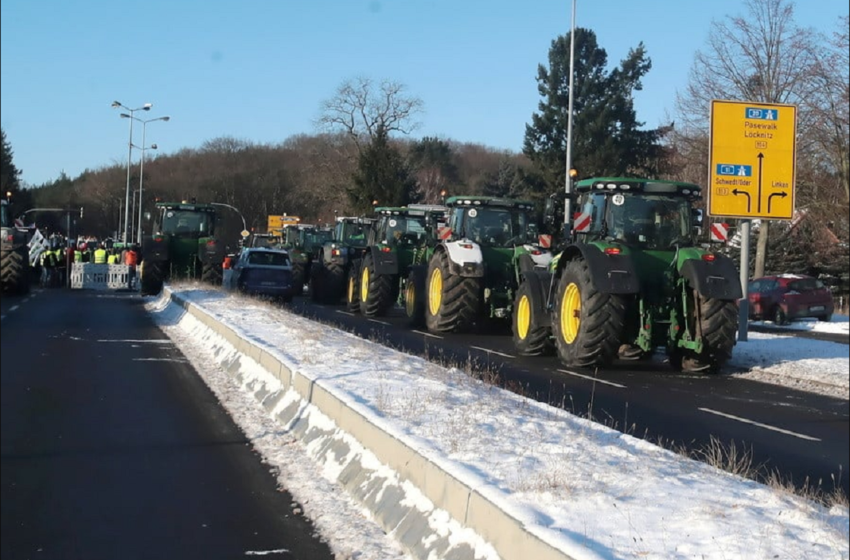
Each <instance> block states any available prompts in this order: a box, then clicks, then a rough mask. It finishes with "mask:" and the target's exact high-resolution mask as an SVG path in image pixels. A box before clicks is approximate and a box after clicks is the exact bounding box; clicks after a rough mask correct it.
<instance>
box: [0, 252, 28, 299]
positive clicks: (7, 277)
mask: <svg viewBox="0 0 850 560" xmlns="http://www.w3.org/2000/svg"><path fill="white" fill-rule="evenodd" d="M27 254H28V253H27V249H26V248H25V247H21V248H18V249H15V250H14V251H8V252H6V253H3V257H2V261H0V284H2V287H3V292H4V293H12V294H26V293H27V292H29V290H30V272H29V259H28V258H27Z"/></svg>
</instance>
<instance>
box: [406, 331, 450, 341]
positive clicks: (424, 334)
mask: <svg viewBox="0 0 850 560" xmlns="http://www.w3.org/2000/svg"><path fill="white" fill-rule="evenodd" d="M413 332H415V333H416V334H421V335H423V336H427V337H430V338H437V339H439V340H443V337H442V336H437V335H436V334H431V333H429V332H425V331H417V330H416V329H414V330H413Z"/></svg>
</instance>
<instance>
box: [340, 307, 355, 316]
mask: <svg viewBox="0 0 850 560" xmlns="http://www.w3.org/2000/svg"><path fill="white" fill-rule="evenodd" d="M336 312H337V313H341V314H343V315H348V316H349V317H354V313H349V312H348V311H340V310H339V309H337V310H336Z"/></svg>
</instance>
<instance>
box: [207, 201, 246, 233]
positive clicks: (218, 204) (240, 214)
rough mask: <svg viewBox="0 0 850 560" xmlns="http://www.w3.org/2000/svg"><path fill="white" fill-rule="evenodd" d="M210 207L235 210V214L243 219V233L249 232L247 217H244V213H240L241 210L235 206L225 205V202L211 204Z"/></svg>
mask: <svg viewBox="0 0 850 560" xmlns="http://www.w3.org/2000/svg"><path fill="white" fill-rule="evenodd" d="M210 205H211V206H224V207H225V208H230V209H231V210H233V211H234V212H236V213H237V214H239V217H240V218H242V231H247V230H248V225H247V224H246V223H245V216H243V215H242V212H240V211H239V209H238V208H236V207H235V206H231V205H229V204H225V203H223V202H210Z"/></svg>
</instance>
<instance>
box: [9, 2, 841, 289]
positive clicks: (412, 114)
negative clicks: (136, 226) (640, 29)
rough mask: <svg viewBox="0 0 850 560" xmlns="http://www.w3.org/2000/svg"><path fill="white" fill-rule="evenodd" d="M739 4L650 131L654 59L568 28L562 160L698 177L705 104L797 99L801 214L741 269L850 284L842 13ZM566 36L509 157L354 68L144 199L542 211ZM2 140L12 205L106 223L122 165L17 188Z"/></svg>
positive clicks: (552, 169) (94, 227)
mask: <svg viewBox="0 0 850 560" xmlns="http://www.w3.org/2000/svg"><path fill="white" fill-rule="evenodd" d="M744 6H745V9H746V13H745V14H743V15H740V16H735V17H729V18H724V19H723V20H721V21H720V22H715V23H712V24H711V27H712V29H711V33H710V35H709V39H708V41H707V44H706V45H705V47H704V48H703V49H700V50H699V51H698V52H697V53H696V55H695V57H694V62H693V65H692V67H691V69H690V74H689V81H688V85H687V87H686V88H685V90H684V91H682V92H678V97H677V102H676V107H675V109H674V110H673V113H672V116H671V117H670V121H669V124H666V125H664V126H659V127H657V128H654V129H653V128H650V129H647V128H645V123H643V122H641V121H640V120H639V119H638V116H637V112H636V110H635V107H634V94H635V92H637V91H641V90H642V87H643V86H642V78H643V77H644V76H646V75H647V73H648V72H650V71H651V69H652V63H651V58H650V56H649V53H648V52H647V50H646V48H645V46H644V45H643V43H638V44H637V45H636V46H635V47H634V48H632V49H631V50H630V51H629V52H628V54H627V56H626V57H625V58H624V59H623V60H621V61H620V62H619V63H618V64H616V65H611V64H609V61H608V54H607V52H606V51H605V49H604V48H603V47H602V46H601V45H599V44H598V41H597V37H596V34H595V33H594V32H593V31H592V30H590V29H584V28H577V29H576V31H575V62H574V68H575V76H574V87H575V91H574V92H573V135H572V162H573V168H575V169H576V171H577V173H578V176H579V178H583V177H591V176H620V175H627V176H641V177H648V178H659V179H674V180H684V181H690V182H694V183H697V184H704V183H705V179H706V177H708V151H709V110H710V105H711V100H712V99H727V100H735V99H738V100H747V101H754V102H759V103H782V104H794V105H796V106H797V107H798V126H797V131H798V138H797V161H796V192H797V208H798V210H799V212H798V215H797V216H796V217H795V219H794V220H793V221H792V222H772V223H770V224H768V222H767V221H761V222H760V223H756V224H754V229H755V230H756V231H757V232H758V235H757V246H756V250H755V251H753V258H752V263H751V270H750V275H751V276H761V275H763V274H766V273H777V272H799V273H806V274H811V275H814V276H833V277H842V276H843V277H844V278H846V277H847V274H848V270H850V257H848V230H850V227H848V206H850V205H849V204H848V201H850V163H849V162H848V150H850V132H848V131H849V130H850V118H848V110H849V109H850V95H848V89H850V85H848V84H850V75H848V73H850V70H848V68H850V60H848V53H850V42H848V36H849V35H850V34H848V18H847V17H846V16H845V17H843V18H841V19H840V20H839V21H838V22H837V24H836V26H835V29H834V31H833V33H832V34H831V35H829V36H823V35H821V34H819V33H817V32H815V31H814V30H811V29H805V28H801V27H799V26H797V25H796V24H795V22H794V9H793V8H794V6H793V4H792V3H790V2H788V1H787V0H747V1H746V2H745V3H744ZM570 41H571V38H570V35H569V34H566V35H563V36H559V37H556V38H555V39H554V40H553V41H552V43H551V46H550V49H549V53H548V60H547V61H546V63H545V64H540V65H539V66H538V69H537V76H536V85H537V91H538V93H539V96H540V100H539V103H538V108H537V110H536V111H535V112H533V113H532V114H531V115H530V117H529V122H528V123H527V125H526V130H525V134H524V138H523V145H522V146H523V147H522V151H521V152H519V153H516V152H513V151H510V150H498V149H494V148H491V147H488V146H485V145H481V144H474V143H459V142H455V141H453V140H451V139H446V138H437V137H424V138H420V139H415V138H412V136H411V135H412V134H413V133H414V132H415V131H416V129H417V128H418V126H419V124H420V123H419V121H418V120H417V119H418V117H419V115H420V114H421V112H422V110H423V108H424V102H423V101H422V100H421V99H419V98H418V97H416V96H415V95H412V94H411V93H409V92H408V91H407V88H406V87H405V86H404V85H403V84H400V83H398V82H394V81H392V80H378V81H376V80H373V79H372V78H369V77H362V76H361V77H356V78H352V79H349V80H346V81H344V82H343V83H342V84H341V85H340V86H339V87H338V88H337V90H336V91H335V92H334V93H333V95H332V96H331V97H330V98H329V99H328V100H326V101H325V102H323V103H322V106H321V116H320V118H319V119H318V122H317V123H316V124H317V130H315V131H313V132H311V133H304V134H300V135H296V136H293V137H290V138H287V139H285V140H283V141H282V142H280V143H278V144H258V143H254V142H251V141H250V140H243V139H236V138H233V137H222V138H217V139H213V140H210V141H207V142H205V143H203V144H202V145H201V146H200V147H197V148H184V149H182V150H180V151H178V152H176V153H173V154H159V155H157V156H155V157H153V158H148V159H147V160H146V162H145V168H144V175H145V176H144V201H143V207H144V208H145V209H146V210H150V209H152V207H153V201H154V200H155V199H156V198H159V199H163V200H183V199H193V198H194V199H196V200H197V201H198V202H221V203H225V204H229V205H231V206H235V207H237V208H239V210H240V211H241V213H242V214H243V216H244V217H245V219H246V222H247V224H248V227H249V229H253V230H255V231H262V230H263V229H264V228H265V224H266V219H267V216H268V215H272V214H282V213H287V214H290V215H299V216H301V217H302V219H303V221H304V222H309V223H329V222H332V221H333V220H334V217H335V216H338V215H339V216H342V215H360V214H365V213H368V212H369V211H370V209H371V207H372V205H373V203H375V202H377V203H379V204H383V205H403V204H408V203H412V202H424V203H436V202H439V201H440V200H441V193H443V192H448V193H450V194H486V195H494V196H510V197H521V198H525V199H530V200H532V201H535V202H537V203H539V206H540V207H541V208H542V201H543V200H544V199H545V198H547V197H550V196H556V197H558V196H563V192H564V185H565V181H566V130H567V111H568V99H569V66H570V60H569V51H570ZM671 48H674V47H671ZM2 140H3V141H2V151H3V153H2V161H0V163H2V173H0V179H2V184H3V191H4V192H12V193H13V197H14V198H15V199H16V206H17V207H18V208H24V207H30V208H31V207H35V206H38V207H47V206H55V207H69V208H76V207H79V206H83V207H85V216H84V217H83V218H81V219H77V220H76V221H77V223H76V224H75V227H76V228H77V229H78V230H79V231H80V232H84V233H87V234H94V235H99V236H106V235H109V234H111V233H113V232H114V231H115V230H116V229H117V226H118V222H119V215H121V213H122V212H123V209H122V208H121V205H122V204H123V202H124V197H125V187H126V167H124V166H122V165H121V164H114V165H110V166H104V167H101V168H98V169H93V170H89V169H87V170H85V171H84V172H83V173H81V174H80V175H79V176H77V177H74V178H70V177H67V176H66V175H64V174H62V175H61V176H60V177H59V178H57V179H56V180H54V181H51V182H49V183H46V184H44V185H39V186H35V187H32V188H27V189H23V188H21V187H22V185H21V184H20V180H19V177H20V173H19V171H18V170H17V169H16V168H15V166H14V163H13V161H12V159H13V158H12V156H13V154H12V147H11V143H10V142H9V141H7V139H6V135H5V132H3V138H2ZM138 172H139V171H138V168H132V169H131V177H130V180H131V185H138V183H139V175H138ZM133 188H135V187H133ZM227 214H228V211H227V210H222V221H223V222H224V224H223V225H224V227H225V232H226V233H225V235H227V236H232V238H233V239H236V237H237V235H238V230H240V229H241V227H242V222H241V219H239V217H238V216H236V215H235V214H233V215H230V216H228V215H227ZM38 219H39V220H40V222H42V223H43V224H44V225H45V226H47V227H48V228H50V227H52V228H56V229H61V228H62V227H64V226H63V225H62V223H61V222H60V217H58V216H49V215H44V216H39V217H38ZM729 221H731V220H729ZM143 225H146V224H143ZM768 226H770V227H768ZM228 238H229V237H228ZM730 251H731V252H733V253H734V252H735V249H734V248H732V249H730Z"/></svg>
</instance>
